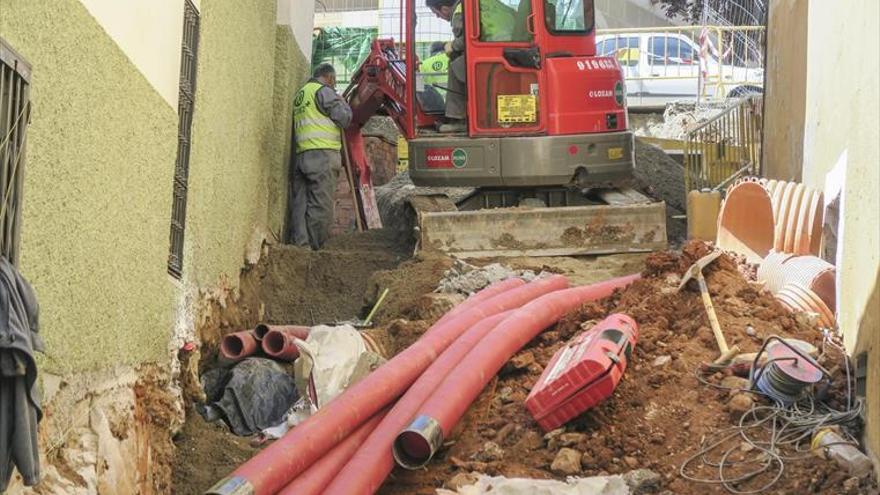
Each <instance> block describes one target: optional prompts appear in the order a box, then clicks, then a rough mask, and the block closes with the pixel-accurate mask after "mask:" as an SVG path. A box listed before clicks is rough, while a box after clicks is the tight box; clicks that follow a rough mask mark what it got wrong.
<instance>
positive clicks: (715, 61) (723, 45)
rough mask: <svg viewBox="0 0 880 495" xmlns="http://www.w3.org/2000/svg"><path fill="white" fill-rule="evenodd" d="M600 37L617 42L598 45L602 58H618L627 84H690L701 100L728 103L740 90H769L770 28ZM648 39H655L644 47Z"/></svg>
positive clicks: (639, 31)
mask: <svg viewBox="0 0 880 495" xmlns="http://www.w3.org/2000/svg"><path fill="white" fill-rule="evenodd" d="M596 34H597V35H598V36H600V37H601V36H613V38H612V39H611V41H613V42H612V43H603V42H604V41H606V40H598V41H599V46H598V47H597V48H598V51H599V55H605V56H616V57H617V59H618V61H619V62H620V64H621V66H622V67H623V69H624V72H625V73H626V79H627V82H629V83H633V82H635V83H636V84H635V86H637V87H641V86H644V85H645V83H648V84H649V83H651V82H660V81H678V82H679V83H681V82H683V81H685V80H690V81H693V83H694V91H693V94H694V95H695V96H696V97H697V98H698V99H724V98H726V97H728V96H730V93H731V91H732V90H735V89H736V88H746V87H749V88H761V87H763V64H764V51H765V50H764V48H765V46H766V44H765V42H764V39H765V38H764V36H765V28H764V26H720V25H705V26H675V27H643V28H618V29H599V30H597V31H596ZM646 35H654V36H650V37H648V39H647V40H646V41H645V42H643V39H644V38H645V36H646ZM655 40H658V41H655ZM644 89H646V90H647V89H648V88H647V87H646V88H644ZM663 89H664V88H660V89H659V91H660V92H663ZM665 89H668V88H665ZM638 91H641V89H639V90H638ZM628 92H629V93H632V92H633V84H629V85H628ZM734 96H739V95H734Z"/></svg>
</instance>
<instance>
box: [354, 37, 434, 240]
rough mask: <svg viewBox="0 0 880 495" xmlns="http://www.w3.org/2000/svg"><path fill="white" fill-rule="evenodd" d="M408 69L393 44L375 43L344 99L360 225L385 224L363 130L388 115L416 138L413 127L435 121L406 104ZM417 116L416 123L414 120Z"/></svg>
mask: <svg viewBox="0 0 880 495" xmlns="http://www.w3.org/2000/svg"><path fill="white" fill-rule="evenodd" d="M406 83H407V81H406V67H405V62H404V61H403V60H401V59H400V57H399V56H398V52H397V49H396V47H395V44H394V41H393V40H389V39H377V40H374V41H373V43H372V45H371V49H370V54H369V56H367V58H366V60H364V62H363V63H362V64H361V66H360V67H359V68H358V69H357V71H355V73H354V75H353V76H352V80H351V84H349V86H348V88H346V90H345V92H344V93H343V98H344V99H345V100H346V101H347V102H348V104H349V105H350V106H351V110H352V121H351V125H349V126H348V128H347V129H345V154H346V164H345V167H346V173H348V174H349V177H350V178H351V179H352V180H351V182H353V183H354V188H355V190H356V199H357V205H358V210H359V214H360V216H361V219H360V220H361V221H360V222H359V224H360V225H363V226H366V228H370V229H373V228H380V227H382V221H381V219H380V217H379V209H378V206H377V205H376V198H375V193H374V192H373V183H372V173H371V167H370V163H369V161H368V160H367V155H366V150H365V147H364V137H363V134H362V132H361V130H362V128H363V126H364V125H365V124H366V123H367V121H368V120H369V119H370V117H372V116H374V115H382V114H384V115H388V116H389V117H391V119H392V120H393V121H394V123H395V124H396V125H397V128H398V129H399V130H400V132H401V133H402V134H403V135H404V136H407V137H412V136H414V135H415V129H414V128H413V126H414V125H416V124H417V123H420V124H429V123H430V122H431V120H432V117H430V116H428V115H425V114H424V113H422V112H421V111H420V109H418V108H415V109H411V108H408V106H407V104H406V91H407V88H406ZM414 113H415V115H416V119H413V118H412V115H413V114H414Z"/></svg>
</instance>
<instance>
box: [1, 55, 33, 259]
mask: <svg viewBox="0 0 880 495" xmlns="http://www.w3.org/2000/svg"><path fill="white" fill-rule="evenodd" d="M30 76H31V67H30V65H28V63H27V62H25V61H24V59H23V58H22V57H21V56H20V55H19V54H18V53H16V52H15V50H13V49H12V47H11V46H9V45H8V44H7V43H6V41H5V40H3V38H0V255H2V256H4V257H6V259H7V260H9V261H10V262H11V263H12V264H14V265H15V266H18V259H19V233H20V232H21V204H22V188H23V182H24V166H25V144H26V143H27V126H28V123H29V122H30V112H31V106H30V99H29V95H30Z"/></svg>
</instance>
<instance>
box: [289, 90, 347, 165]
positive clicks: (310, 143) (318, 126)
mask: <svg viewBox="0 0 880 495" xmlns="http://www.w3.org/2000/svg"><path fill="white" fill-rule="evenodd" d="M322 87H323V84H321V83H319V82H317V81H309V82H307V83H306V84H305V86H303V87H302V89H300V90H299V93H297V94H296V98H294V100H293V127H294V135H295V139H296V152H297V153H302V152H303V151H308V150H336V151H339V150H340V149H342V134H341V132H342V131H341V130H340V129H339V127H338V126H337V125H336V123H335V122H333V121H332V120H331V119H330V117H328V116H326V115H324V113H323V112H321V110H320V109H319V108H318V99H317V94H318V90H319V89H321V88H322Z"/></svg>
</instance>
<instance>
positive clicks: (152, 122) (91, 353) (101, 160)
mask: <svg viewBox="0 0 880 495" xmlns="http://www.w3.org/2000/svg"><path fill="white" fill-rule="evenodd" d="M0 12H2V15H0V35H2V36H3V37H4V38H5V39H6V40H7V41H9V43H10V44H11V45H12V46H13V47H14V48H15V49H16V50H18V51H19V52H20V53H21V54H22V55H23V56H24V57H25V58H27V59H28V61H29V62H30V63H31V64H32V66H33V78H32V98H33V99H32V101H33V104H34V107H33V118H32V122H31V125H30V129H29V131H28V132H29V138H28V148H27V155H28V163H27V170H26V178H25V186H24V188H25V193H24V205H23V218H22V233H21V236H22V237H21V252H22V255H21V268H22V272H23V274H24V275H25V276H26V277H27V278H28V279H29V280H30V281H31V283H32V284H33V285H34V288H35V289H36V292H37V295H38V297H39V302H40V306H41V314H40V320H41V332H42V333H43V335H44V337H45V339H46V344H47V347H48V358H46V359H43V362H42V365H43V369H44V370H48V371H51V372H54V373H58V374H65V373H67V372H71V371H77V370H84V369H92V368H99V367H106V366H109V365H111V364H114V365H115V364H120V365H121V364H136V363H141V362H144V361H150V360H158V359H159V358H160V357H161V356H163V355H164V353H165V346H166V345H167V342H168V335H169V332H170V327H171V322H172V302H173V292H174V286H173V284H172V283H171V281H170V280H169V277H168V276H167V274H166V263H167V256H168V228H169V227H168V226H169V218H170V212H171V184H172V173H173V170H174V157H175V146H176V136H177V115H176V111H175V109H173V108H172V107H171V106H169V105H168V103H167V102H166V101H165V100H164V99H163V98H162V96H160V95H159V93H157V92H156V91H155V89H154V88H153V86H152V85H151V84H150V83H149V82H148V81H147V80H146V79H145V78H144V77H143V75H142V74H141V73H140V72H139V71H138V70H137V68H136V67H135V66H134V65H133V64H132V62H131V61H130V60H129V59H128V58H127V57H126V56H125V55H124V54H123V53H122V51H120V50H119V48H118V47H117V46H116V44H114V42H113V41H112V39H111V38H110V37H109V36H108V35H107V34H106V33H105V32H104V30H103V29H102V28H101V26H99V24H98V23H97V22H96V21H95V19H94V18H93V17H92V16H91V15H89V12H88V11H87V10H86V8H85V7H84V6H83V5H82V4H81V3H80V2H79V1H78V0H54V1H52V2H46V1H33V0H0Z"/></svg>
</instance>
